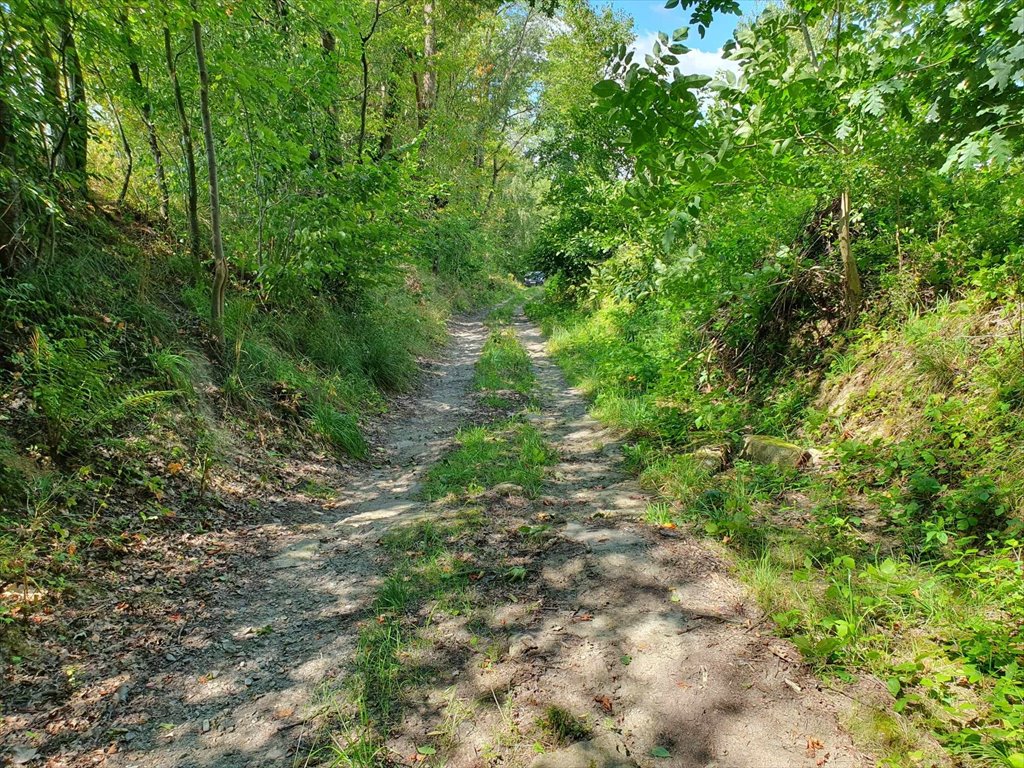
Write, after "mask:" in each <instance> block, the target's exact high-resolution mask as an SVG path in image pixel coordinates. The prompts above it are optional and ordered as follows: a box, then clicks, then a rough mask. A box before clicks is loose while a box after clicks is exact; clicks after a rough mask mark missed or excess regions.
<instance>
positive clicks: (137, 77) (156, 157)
mask: <svg viewBox="0 0 1024 768" xmlns="http://www.w3.org/2000/svg"><path fill="white" fill-rule="evenodd" d="M122 24H123V25H124V29H125V33H124V35H125V40H126V42H127V43H128V56H129V59H128V69H129V70H131V73H132V81H134V83H135V87H136V89H137V90H138V92H139V96H140V97H141V99H142V106H141V108H140V111H141V112H142V123H143V125H145V127H146V136H147V137H148V138H149V150H150V152H152V153H153V164H154V166H155V167H156V185H157V188H158V189H159V190H160V221H162V222H163V223H164V224H167V222H168V221H169V220H170V209H171V193H170V191H169V190H168V189H167V177H166V175H165V174H164V158H163V153H162V152H161V151H160V142H159V141H158V140H157V135H156V127H155V126H154V125H153V108H152V106H151V105H150V103H149V91H148V89H147V88H146V86H145V85H144V84H143V82H142V72H141V71H140V69H139V62H138V56H136V55H135V54H136V51H135V44H134V43H133V42H132V37H131V32H130V30H129V29H128V18H127V15H125V16H123V17H122Z"/></svg>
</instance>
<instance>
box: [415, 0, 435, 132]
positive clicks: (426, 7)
mask: <svg viewBox="0 0 1024 768" xmlns="http://www.w3.org/2000/svg"><path fill="white" fill-rule="evenodd" d="M423 29H424V31H423V60H424V64H425V66H424V69H423V80H422V84H421V86H420V87H419V88H418V97H417V104H416V124H417V125H418V126H419V129H420V130H421V131H422V130H423V129H424V128H425V127H426V125H427V120H428V119H429V117H430V110H431V109H432V108H433V106H434V99H435V98H436V97H437V73H436V72H434V57H435V56H436V55H437V41H436V39H435V37H434V0H424V3H423Z"/></svg>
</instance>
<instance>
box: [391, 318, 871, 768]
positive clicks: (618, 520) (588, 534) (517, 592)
mask: <svg viewBox="0 0 1024 768" xmlns="http://www.w3.org/2000/svg"><path fill="white" fill-rule="evenodd" d="M515 325H516V330H517V333H518V335H519V337H520V340H521V341H522V343H523V344H524V346H525V347H526V348H527V350H528V351H529V353H530V355H531V358H532V360H533V363H534V368H535V371H536V374H537V377H538V380H539V383H540V387H541V390H542V392H541V403H542V405H541V411H540V413H539V414H533V415H530V416H529V418H530V419H531V420H532V421H533V422H534V423H535V424H536V425H537V426H538V427H539V428H540V429H541V431H542V433H543V434H544V435H545V437H546V439H547V440H548V441H549V442H550V444H551V445H552V446H553V447H554V448H555V449H556V450H557V452H558V454H559V456H560V459H561V461H560V463H559V464H558V465H556V466H555V467H554V468H553V471H552V472H550V473H549V480H548V482H547V483H546V485H545V488H544V490H543V495H542V496H541V497H539V498H538V499H535V500H529V499H527V498H525V497H522V496H520V495H517V494H516V492H515V489H514V488H513V489H510V490H507V491H503V492H501V493H498V494H496V495H495V494H485V495H484V496H483V497H482V498H481V499H480V500H479V501H481V502H482V503H484V504H485V505H486V506H487V511H486V517H487V519H488V521H489V522H488V526H487V527H488V533H487V535H486V537H484V541H485V542H486V543H485V544H484V546H485V547H489V548H490V550H489V551H490V553H491V554H492V562H497V561H499V560H500V561H501V562H503V563H505V564H506V565H508V564H515V565H518V566H520V567H522V568H525V569H526V570H527V571H528V572H529V573H530V574H531V575H530V577H529V578H528V579H527V580H526V582H525V583H524V584H523V585H522V586H521V587H519V588H517V589H510V588H509V586H508V585H507V584H501V583H500V582H499V583H493V582H492V584H491V585H489V586H479V587H478V594H477V605H478V608H477V610H476V611H475V612H474V613H472V614H470V615H467V616H462V617H459V616H456V617H449V618H447V619H445V620H439V621H437V623H436V624H435V625H434V626H433V627H431V628H429V629H428V631H427V632H426V633H425V634H426V637H425V639H426V640H427V641H428V643H429V645H430V650H428V651H427V652H426V653H425V656H424V659H422V660H420V663H421V665H422V666H424V667H426V668H430V669H433V670H437V678H436V681H435V683H434V684H433V685H428V686H424V687H421V688H419V689H417V690H415V691H413V692H412V693H411V694H410V696H409V708H410V709H411V710H412V711H411V713H410V714H409V715H407V717H406V720H405V722H404V723H403V726H402V728H401V729H400V733H397V734H396V735H395V737H394V738H393V739H392V740H391V741H390V742H389V747H390V748H391V750H392V752H393V754H395V755H404V756H409V755H412V756H415V753H416V749H417V745H420V744H423V743H435V744H439V745H440V746H439V753H438V754H439V755H441V756H442V758H443V759H441V760H440V761H438V762H437V763H436V765H445V766H458V767H461V766H465V767H466V768H477V767H480V766H490V765H503V766H504V765H508V766H532V767H533V768H611V767H612V766H621V767H623V768H625V767H627V766H637V765H640V766H652V768H653V766H680V767H683V766H685V767H686V768H710V767H711V766H716V767H717V768H788V767H789V766H808V767H810V766H823V765H829V766H858V765H868V764H870V763H869V761H868V760H867V759H865V758H864V757H862V756H860V755H859V754H858V753H857V752H856V751H855V750H854V749H853V747H852V745H851V742H850V739H849V738H848V736H847V735H846V734H845V733H844V731H843V729H842V728H841V727H840V726H839V725H838V721H839V718H840V717H841V715H842V710H843V709H844V708H845V706H846V704H847V703H848V702H846V700H845V699H842V698H841V697H837V696H835V695H834V694H830V693H828V692H824V691H821V690H819V689H818V685H817V683H816V681H815V680H814V679H813V678H812V677H810V676H809V675H807V674H806V673H805V672H804V670H803V669H802V668H801V666H800V664H799V661H798V660H799V656H798V654H797V653H796V651H795V649H793V648H792V647H791V646H790V645H789V644H787V643H785V642H783V641H781V640H778V639H777V638H774V637H772V636H771V634H770V632H769V631H768V630H767V628H766V627H764V625H763V622H762V619H763V616H762V615H761V613H760V612H759V611H758V610H757V609H756V607H754V606H753V605H752V604H751V603H750V602H749V600H748V599H747V597H746V594H745V590H744V589H743V588H742V587H741V585H739V584H738V583H737V582H736V581H735V579H734V578H732V577H731V576H730V575H729V573H728V569H727V567H726V565H725V564H724V563H723V562H721V561H720V560H719V559H718V558H717V557H716V556H715V555H714V554H712V553H711V552H710V551H709V550H708V549H707V548H706V547H705V546H703V545H701V544H700V543H698V542H695V541H693V540H691V539H689V538H687V537H685V536H682V535H680V534H678V533H677V532H675V531H659V530H657V529H654V528H653V527H651V526H650V525H647V524H643V523H640V522H637V518H639V517H641V516H642V514H643V512H644V510H645V507H646V504H647V503H648V499H647V498H646V497H645V495H644V493H643V492H642V491H641V490H640V488H639V487H638V485H637V484H636V482H635V481H634V480H633V479H631V478H630V477H629V475H628V474H627V472H626V471H625V470H624V468H623V466H622V456H621V450H620V448H621V446H620V445H619V444H618V442H617V441H616V438H615V436H614V435H613V434H612V433H611V432H609V431H608V430H606V429H604V428H603V427H602V426H601V425H600V424H599V423H598V422H596V421H595V420H594V419H593V418H591V417H590V416H589V415H588V414H587V408H586V405H585V403H584V401H583V399H582V398H581V396H580V395H579V393H578V392H576V391H574V390H573V389H571V388H570V387H568V386H567V385H566V383H565V380H564V379H563V377H562V375H561V372H560V371H559V370H558V368H557V367H556V366H555V365H554V364H553V363H552V362H551V361H550V360H549V359H548V357H547V354H546V352H545V347H544V343H543V339H542V337H541V335H540V333H539V331H538V330H537V328H536V327H534V326H532V325H531V324H529V323H528V322H526V321H525V320H524V318H522V317H521V316H520V317H519V318H517V321H516V324H515ZM538 527H550V528H551V534H552V535H550V536H549V537H544V536H543V535H542V536H540V537H537V541H535V542H531V541H528V539H530V538H533V537H531V536H524V535H523V534H522V532H523V531H524V530H530V529H536V528H538ZM485 555H486V552H485ZM480 584H481V585H482V584H483V582H480ZM552 706H557V707H559V708H561V709H562V710H564V711H566V712H569V713H571V714H573V715H575V716H577V717H579V718H580V722H581V723H583V724H584V725H585V729H586V730H587V731H588V733H587V734H586V736H585V737H583V738H581V739H579V740H578V741H576V742H575V743H573V744H568V745H566V744H561V745H559V744H557V743H553V741H552V739H551V737H550V729H548V730H547V731H546V730H545V728H544V727H543V726H542V725H541V723H542V722H543V720H544V717H545V713H546V712H549V711H550V709H549V708H550V707H552ZM538 753H540V754H538Z"/></svg>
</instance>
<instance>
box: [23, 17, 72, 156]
mask: <svg viewBox="0 0 1024 768" xmlns="http://www.w3.org/2000/svg"><path fill="white" fill-rule="evenodd" d="M32 47H33V48H34V49H35V50H34V52H35V56H36V59H37V60H38V62H39V74H40V78H39V80H40V82H39V87H40V89H41V90H42V92H43V96H44V101H45V102H46V105H47V112H46V113H45V115H46V116H45V118H44V122H42V123H41V124H40V130H41V131H42V132H43V134H44V136H45V135H47V133H48V134H49V137H48V138H49V141H50V173H51V174H53V173H54V172H55V171H56V170H57V169H58V168H63V167H64V157H63V152H64V145H65V137H66V135H67V128H66V126H65V122H66V121H65V120H62V121H61V122H60V123H59V124H58V122H57V120H56V116H57V115H61V114H65V115H66V114H67V113H66V112H65V110H64V107H63V105H62V103H61V98H60V70H59V69H58V67H57V62H56V61H54V58H53V48H52V47H51V45H50V36H49V35H48V34H47V33H46V27H44V26H43V25H42V24H40V25H39V28H38V29H37V30H36V34H34V35H32Z"/></svg>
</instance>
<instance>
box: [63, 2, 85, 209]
mask: <svg viewBox="0 0 1024 768" xmlns="http://www.w3.org/2000/svg"><path fill="white" fill-rule="evenodd" d="M60 11H61V13H60V17H61V18H60V23H61V52H62V58H63V61H64V70H65V73H66V75H67V114H68V123H67V171H68V173H70V174H71V175H72V176H73V177H74V183H75V186H77V187H78V190H79V191H80V192H82V193H83V194H85V193H86V192H87V191H88V187H87V178H86V163H87V161H88V152H89V107H88V105H87V104H86V100H85V99H86V96H85V77H84V76H83V73H82V60H81V59H80V58H79V56H78V48H77V47H76V45H75V35H74V29H73V25H72V18H71V11H70V9H69V8H68V7H67V3H66V2H65V0H61V2H60Z"/></svg>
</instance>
